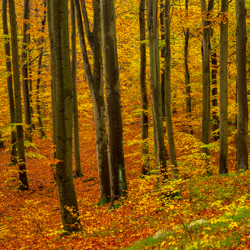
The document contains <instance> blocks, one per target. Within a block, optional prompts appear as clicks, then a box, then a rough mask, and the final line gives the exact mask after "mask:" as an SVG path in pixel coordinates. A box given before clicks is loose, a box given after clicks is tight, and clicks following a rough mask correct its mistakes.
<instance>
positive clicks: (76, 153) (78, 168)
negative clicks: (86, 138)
mask: <svg viewBox="0 0 250 250" xmlns="http://www.w3.org/2000/svg"><path fill="white" fill-rule="evenodd" d="M70 10H71V57H72V58H71V75H72V91H73V127H74V158H75V177H81V176H83V174H82V169H81V161H80V143H79V125H78V103H77V86H76V74H77V72H76V69H77V57H76V24H75V22H76V21H75V7H74V0H71V1H70Z"/></svg>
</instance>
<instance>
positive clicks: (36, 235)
mask: <svg viewBox="0 0 250 250" xmlns="http://www.w3.org/2000/svg"><path fill="white" fill-rule="evenodd" d="M92 123H93V121H91V122H89V124H88V125H85V132H84V134H85V136H84V137H83V138H82V140H81V157H82V170H83V174H84V176H83V177H81V178H75V179H74V182H75V188H76V192H77V198H78V205H79V209H80V219H81V224H82V228H83V230H82V231H81V232H79V233H77V234H73V235H70V236H65V237H61V236H60V235H61V233H62V224H61V217H60V207H59V200H58V194H57V188H56V183H55V180H54V169H53V168H52V167H51V164H52V163H53V150H52V144H51V140H49V139H46V138H45V139H40V138H39V136H38V135H35V136H34V140H33V144H31V145H27V148H26V155H27V159H26V160H27V173H28V178H29V185H30V190H28V191H23V192H21V191H19V190H18V178H17V177H18V172H17V168H16V167H15V166H8V165H9V162H10V161H9V160H10V152H9V149H8V147H7V146H8V143H7V142H5V146H6V147H5V148H4V149H1V152H0V153H1V163H0V179H1V180H0V183H1V185H0V249H122V248H125V247H129V246H131V245H133V247H132V248H131V249H249V248H250V245H249V242H250V222H249V220H250V211H249V205H250V195H249V193H250V192H249V191H250V190H249V189H250V185H249V180H250V173H249V172H245V173H242V174H239V175H236V174H234V171H233V164H230V168H231V169H230V171H231V174H230V175H225V176H218V175H216V172H217V171H218V170H217V166H218V165H217V162H216V159H217V154H218V152H216V150H213V149H211V150H212V154H213V155H214V156H213V158H214V161H212V160H211V162H212V164H211V166H212V168H213V170H214V173H215V174H214V176H211V177H206V176H204V166H203V165H202V160H199V159H200V157H199V154H200V155H201V153H199V151H200V150H198V146H197V145H196V143H195V141H196V139H195V136H194V135H189V134H186V137H188V140H187V141H185V140H181V139H179V140H178V138H181V137H178V136H177V141H176V143H177V152H178V155H179V157H178V160H179V167H180V177H181V178H180V179H177V180H171V181H168V182H167V183H165V184H163V185H162V186H161V187H160V188H159V189H156V183H157V175H156V174H154V171H152V174H151V175H150V176H147V177H146V178H140V167H141V160H140V158H141V145H140V144H139V142H138V141H139V138H138V136H140V129H141V125H140V124H139V123H133V124H130V125H125V126H124V130H125V132H124V141H125V144H124V147H125V160H126V172H127V180H128V188H129V190H128V198H127V199H126V200H124V201H121V205H120V207H119V208H118V209H116V210H113V211H108V206H109V205H108V204H107V205H105V206H102V207H98V206H97V203H98V199H99V190H98V189H99V186H98V178H97V164H96V149H95V143H94V141H95V139H94V138H95V137H94V127H93V124H92ZM181 133H182V134H184V133H183V132H180V133H179V135H181ZM47 137H48V138H51V134H50V132H49V131H47ZM137 139H138V140H137ZM192 140H193V141H192ZM184 143H185V144H186V145H187V144H189V145H190V146H189V147H188V149H187V148H185V147H186V145H184ZM182 145H183V146H182ZM196 147H197V150H196V149H195V148H196ZM196 151H197V152H196ZM192 152H193V154H192ZM185 155H186V156H185ZM190 155H192V156H190ZM232 157H233V156H231V158H232ZM152 158H153V157H152ZM213 158H212V159H213ZM151 164H152V165H153V159H152V160H151ZM170 177H171V176H170ZM173 191H174V192H175V191H177V195H176V196H175V197H174V198H173V197H172V195H169V194H170V193H171V192H173ZM200 219H203V220H205V221H206V223H205V224H202V225H200V226H195V227H192V228H189V227H188V225H189V224H190V223H192V222H193V221H197V220H200ZM159 230H162V232H164V234H161V233H160V234H159V237H158V236H157V237H152V236H154V235H155V234H156V233H157V232H159ZM148 237H149V238H148ZM142 240H143V241H142Z"/></svg>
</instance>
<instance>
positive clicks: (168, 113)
mask: <svg viewBox="0 0 250 250" xmlns="http://www.w3.org/2000/svg"><path fill="white" fill-rule="evenodd" d="M170 22H171V17H170V0H165V51H166V54H165V99H166V100H165V112H166V123H167V134H168V146H169V157H170V163H171V170H172V173H173V174H174V175H175V176H177V174H178V169H177V162H176V152H175V144H174V132H173V124H172V112H171V77H170V75H171V69H170V68H171V47H170Z"/></svg>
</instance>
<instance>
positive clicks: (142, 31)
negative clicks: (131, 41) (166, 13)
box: [139, 0, 149, 175]
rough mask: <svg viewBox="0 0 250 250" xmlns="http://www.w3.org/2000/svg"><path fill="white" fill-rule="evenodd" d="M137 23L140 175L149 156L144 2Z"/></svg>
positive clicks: (142, 0)
mask: <svg viewBox="0 0 250 250" xmlns="http://www.w3.org/2000/svg"><path fill="white" fill-rule="evenodd" d="M139 23H140V41H141V44H140V57H141V62H140V91H141V108H142V140H143V144H142V159H143V165H142V171H141V172H142V174H143V175H145V174H147V173H148V170H149V169H148V167H149V165H148V164H149V156H148V143H147V138H148V97H147V87H146V44H145V40H146V28H145V0H140V5H139Z"/></svg>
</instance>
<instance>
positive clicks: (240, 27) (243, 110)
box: [235, 0, 248, 171]
mask: <svg viewBox="0 0 250 250" xmlns="http://www.w3.org/2000/svg"><path fill="white" fill-rule="evenodd" d="M235 5H236V19H237V85H238V98H237V99H238V132H237V165H238V171H242V170H245V169H248V148H247V134H248V101H247V81H246V42H247V37H246V9H245V0H236V1H235Z"/></svg>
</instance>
